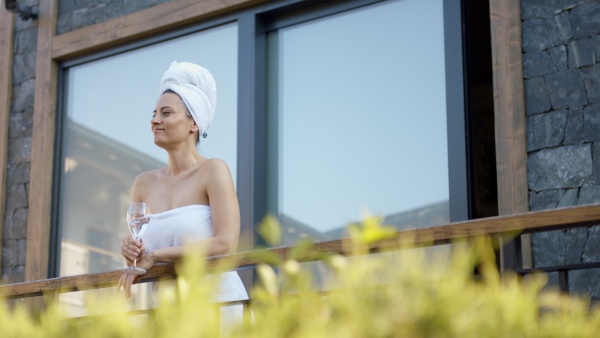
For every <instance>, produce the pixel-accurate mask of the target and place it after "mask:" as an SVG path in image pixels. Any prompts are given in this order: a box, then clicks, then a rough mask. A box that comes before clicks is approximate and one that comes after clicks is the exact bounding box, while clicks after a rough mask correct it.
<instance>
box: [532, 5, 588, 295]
mask: <svg viewBox="0 0 600 338" xmlns="http://www.w3.org/2000/svg"><path fill="white" fill-rule="evenodd" d="M521 18H522V33H523V36H522V37H523V40H522V41H523V44H522V48H523V77H524V84H525V108H526V113H527V152H528V154H529V157H528V181H529V197H530V199H529V204H530V210H543V209H552V208H558V207H567V206H575V205H584V204H589V203H599V202H600V0H593V1H590V0H548V1H539V0H522V1H521ZM532 241H533V243H532V244H533V259H534V265H535V266H536V267H542V266H549V265H562V264H576V263H584V262H595V261H600V227H589V228H581V229H572V230H568V231H553V232H547V233H542V234H537V235H534V236H533V239H532ZM599 278H600V270H598V269H594V270H583V271H576V272H571V273H570V274H569V287H570V289H571V291H573V292H577V293H586V294H590V295H591V296H592V298H593V299H594V300H596V301H597V300H599V299H600V285H594V284H593V283H591V281H597V280H599ZM551 283H556V276H551Z"/></svg>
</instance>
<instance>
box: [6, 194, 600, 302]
mask: <svg viewBox="0 0 600 338" xmlns="http://www.w3.org/2000/svg"><path fill="white" fill-rule="evenodd" d="M593 225H600V204H595V205H586V206H578V207H570V208H562V209H554V210H547V211H536V212H528V213H523V214H516V215H509V216H498V217H490V218H483V219H477V220H470V221H464V222H456V223H450V224H448V225H443V226H438V227H432V228H427V229H415V230H406V231H399V232H398V233H397V234H396V236H395V237H394V238H392V239H387V240H384V241H381V242H378V243H376V244H373V245H372V246H371V249H372V250H374V251H377V250H386V249H389V248H396V247H397V243H398V242H399V240H402V239H408V240H411V241H414V243H415V245H416V246H431V245H439V244H446V243H449V242H451V241H453V240H457V239H461V238H468V237H472V236H477V235H490V236H493V237H503V238H505V239H514V240H516V241H517V242H518V238H519V236H518V235H519V234H523V233H534V232H543V231H551V230H558V229H567V228H577V227H585V226H593ZM349 247H350V240H349V239H340V240H335V241H328V242H319V243H315V244H314V249H315V250H318V251H325V252H332V253H339V254H343V255H350V254H351V252H350V251H349V250H347V249H348V248H349ZM512 247H513V248H516V250H517V252H513V253H509V254H505V255H504V256H505V258H504V260H505V262H504V264H505V267H507V268H509V269H511V270H515V271H516V272H518V273H521V274H527V273H531V272H533V271H540V270H541V271H558V272H559V283H560V286H561V288H562V289H563V290H565V291H568V273H567V272H568V271H569V270H578V269H588V268H596V267H600V263H586V264H573V265H561V266H553V267H543V268H535V269H524V268H523V267H522V265H521V263H520V262H519V261H518V258H519V257H520V253H519V252H518V248H519V247H520V245H513V246H512ZM265 250H267V251H270V252H272V253H274V254H276V255H277V256H279V257H280V258H282V259H286V258H287V257H288V254H289V252H290V250H291V248H289V247H281V248H273V249H265ZM511 257H513V258H511ZM229 258H233V259H234V260H235V261H238V262H239V264H238V268H245V267H252V266H254V265H256V264H257V263H259V261H258V260H257V259H252V258H249V257H248V254H247V253H238V254H234V255H228V256H211V257H208V258H207V265H208V268H209V269H211V268H214V267H216V266H218V264H219V262H221V261H222V260H223V259H229ZM511 259H513V261H510V260H511ZM307 260H309V259H307ZM507 260H509V261H507ZM121 274H122V272H121V271H120V270H113V271H108V272H102V273H90V274H85V275H78V276H69V277H59V278H50V279H44V280H38V281H31V282H24V283H15V284H9V285H3V286H0V295H2V296H4V297H6V298H7V299H15V298H25V297H32V296H40V295H43V294H44V293H48V292H59V293H63V292H73V291H81V290H87V289H96V288H105V287H111V286H115V285H116V283H117V281H118V279H119V277H120V276H121ZM176 275H177V274H176V271H175V269H174V266H173V265H158V266H154V267H153V268H151V269H150V270H149V271H148V273H147V274H146V275H144V277H143V278H142V281H141V282H148V281H155V280H158V279H161V278H175V277H176Z"/></svg>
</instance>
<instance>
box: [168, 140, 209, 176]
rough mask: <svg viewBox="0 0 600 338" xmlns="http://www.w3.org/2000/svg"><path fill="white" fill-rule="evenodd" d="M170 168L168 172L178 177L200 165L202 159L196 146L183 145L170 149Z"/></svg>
mask: <svg viewBox="0 0 600 338" xmlns="http://www.w3.org/2000/svg"><path fill="white" fill-rule="evenodd" d="M167 152H168V153H169V166H168V167H167V172H168V173H169V174H171V175H177V174H180V173H182V172H185V171H188V170H190V169H191V168H193V167H195V166H196V165H198V163H199V162H200V161H202V159H203V158H204V157H202V156H201V155H200V154H199V153H198V150H196V147H195V146H191V147H190V146H188V145H182V147H177V148H174V149H169V150H168V151H167Z"/></svg>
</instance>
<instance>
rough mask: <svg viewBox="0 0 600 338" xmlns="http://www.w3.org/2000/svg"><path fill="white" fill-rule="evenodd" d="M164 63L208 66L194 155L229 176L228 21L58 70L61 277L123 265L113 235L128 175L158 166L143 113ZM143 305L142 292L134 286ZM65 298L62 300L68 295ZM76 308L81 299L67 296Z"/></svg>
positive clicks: (232, 52)
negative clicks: (204, 114) (209, 94)
mask: <svg viewBox="0 0 600 338" xmlns="http://www.w3.org/2000/svg"><path fill="white" fill-rule="evenodd" d="M172 61H190V62H194V63H198V64H200V65H202V66H204V67H206V68H207V69H209V70H210V71H211V72H212V74H213V76H214V77H215V80H216V82H217V87H218V90H219V98H218V101H219V104H218V106H217V112H216V114H215V118H214V120H213V124H212V125H211V127H210V129H209V130H208V134H209V136H208V138H206V139H201V144H200V148H199V150H200V152H201V154H203V155H204V156H206V157H219V158H222V159H224V160H225V161H226V162H227V163H228V165H229V166H230V168H231V171H232V174H233V175H234V178H235V174H236V155H237V154H236V143H237V24H235V23H233V24H228V25H224V26H219V27H216V28H212V29H209V30H205V31H201V32H198V33H195V34H191V35H187V36H184V37H180V38H177V39H173V40H169V41H166V42H162V43H159V44H155V45H151V46H148V47H144V48H141V49H137V50H133V51H130V52H127V53H123V54H119V55H115V56H111V57H107V58H104V59H99V60H96V61H92V62H89V63H85V64H81V65H77V66H73V67H71V68H69V69H68V70H67V76H66V79H67V81H66V82H67V84H68V85H67V88H66V89H65V91H66V93H65V95H66V104H65V113H64V121H63V132H62V134H61V137H62V140H61V143H62V153H61V156H62V161H61V167H62V168H61V177H60V187H59V196H60V198H59V210H58V213H59V214H58V219H59V220H58V221H59V227H60V229H61V235H62V238H61V261H60V275H61V276H66V275H75V274H82V273H89V272H101V271H107V270H111V269H117V268H121V267H123V264H124V263H123V258H122V257H121V255H120V246H121V238H123V237H125V236H127V235H128V234H129V232H128V228H127V226H126V223H125V212H126V210H127V207H128V206H129V203H130V202H131V188H132V185H133V181H134V179H135V177H136V176H137V175H138V174H139V173H141V172H143V171H147V170H154V169H157V168H162V167H165V166H166V162H167V153H166V152H165V151H164V150H163V149H161V148H158V147H157V146H155V145H154V143H153V136H152V133H151V131H150V118H151V115H152V111H153V109H154V104H155V102H156V99H157V98H158V94H159V93H158V90H159V84H160V78H161V75H162V73H163V72H164V71H165V70H166V69H167V68H168V67H169V65H170V63H171V62H172ZM140 293H141V295H140V297H139V301H140V302H141V303H143V302H144V299H143V298H144V297H146V296H147V292H146V291H140ZM69 297H70V298H69ZM67 298H69V299H66V298H65V302H66V303H68V304H71V305H72V306H73V309H74V310H73V311H77V309H78V306H79V305H81V302H82V301H83V298H82V296H78V295H74V296H67Z"/></svg>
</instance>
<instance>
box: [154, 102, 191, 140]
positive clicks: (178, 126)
mask: <svg viewBox="0 0 600 338" xmlns="http://www.w3.org/2000/svg"><path fill="white" fill-rule="evenodd" d="M150 124H151V128H152V133H153V134H154V143H155V144H156V145H157V146H159V147H161V148H165V147H168V146H169V145H171V144H177V143H182V142H192V144H194V143H195V139H194V133H195V132H197V131H198V127H197V126H196V123H195V122H194V120H193V119H191V118H190V117H189V116H188V115H187V110H186V108H185V104H184V103H183V101H182V100H181V98H180V97H179V95H177V94H173V93H164V94H162V95H161V96H160V97H159V98H158V101H156V107H155V108H154V112H152V120H150Z"/></svg>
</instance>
